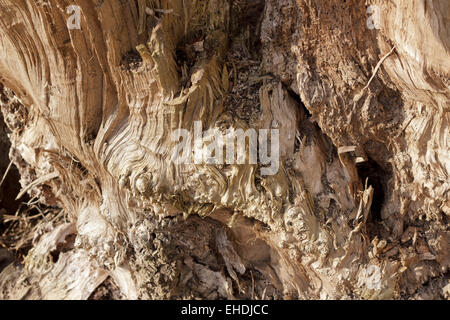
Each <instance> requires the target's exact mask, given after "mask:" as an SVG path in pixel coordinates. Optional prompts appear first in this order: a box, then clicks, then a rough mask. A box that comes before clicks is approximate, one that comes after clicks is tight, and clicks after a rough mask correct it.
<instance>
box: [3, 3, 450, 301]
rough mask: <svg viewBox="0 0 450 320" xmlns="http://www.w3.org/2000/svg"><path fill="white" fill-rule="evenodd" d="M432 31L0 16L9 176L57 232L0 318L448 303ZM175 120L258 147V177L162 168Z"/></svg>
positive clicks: (430, 20) (109, 13) (177, 9)
mask: <svg viewBox="0 0 450 320" xmlns="http://www.w3.org/2000/svg"><path fill="white" fill-rule="evenodd" d="M69 5H77V6H78V7H79V8H80V12H81V16H80V17H81V20H80V22H81V25H80V27H81V28H80V29H69V28H68V26H67V21H68V19H69V18H70V13H68V12H67V10H66V8H67V7H68V6H69ZM369 5H375V6H378V8H379V10H380V19H381V21H380V29H374V30H371V29H369V28H368V27H367V24H366V22H367V19H368V14H367V6H369ZM449 16H450V4H449V2H448V1H445V0H442V1H440V0H437V1H431V0H414V1H402V0H392V1H382V0H371V1H369V0H367V1H355V2H351V3H348V2H343V1H338V0H330V1H323V0H312V1H301V0H266V1H263V0H255V1H246V0H240V1H237V0H236V1H227V0H192V1H186V0H142V1H141V0H139V1H118V0H110V1H93V0H89V1H86V0H75V1H67V0H64V1H61V0H58V1H56V0H47V1H26V0H0V82H1V83H2V85H1V86H0V96H1V99H0V105H1V111H2V114H3V118H4V121H5V123H6V126H7V127H8V134H9V140H10V141H11V150H10V158H11V160H12V161H13V162H14V164H15V165H16V166H17V168H18V170H19V172H20V174H21V181H20V182H21V185H22V188H23V191H24V192H28V193H29V194H30V195H31V196H32V197H36V198H37V199H39V200H40V201H41V202H42V203H45V204H46V205H50V206H59V207H60V208H61V210H63V212H64V214H65V217H66V218H67V219H59V220H57V221H59V222H55V223H52V224H48V225H47V226H46V227H43V228H42V229H40V230H42V232H39V233H37V234H36V235H35V237H34V239H33V248H32V249H31V250H30V251H29V253H28V255H27V257H26V258H25V260H24V262H23V264H11V265H9V266H8V267H6V268H5V269H4V270H3V271H2V272H1V273H0V298H3V299H14V298H21V299H22V298H23V299H39V298H44V299H47V298H49V299H53V298H61V299H87V298H89V297H90V296H91V295H94V296H95V295H96V291H95V290H96V289H97V288H98V287H99V286H100V285H101V284H102V283H105V281H110V282H111V281H112V282H113V283H114V285H115V286H117V288H119V290H120V295H121V296H123V297H124V298H129V299H165V298H177V299H181V298H206V299H218V298H228V299H232V298H252V299H261V298H275V299H283V298H284V299H288V298H302V299H312V298H322V299H361V298H362V299H392V298H395V299H399V298H446V297H447V298H448V268H449V265H450V254H449V249H450V248H449V247H450V234H449V230H448V222H447V221H448V216H449V215H450V201H449V197H450V193H449V189H450V180H449V172H450V154H449V150H450V149H449V145H450V134H449V132H450V131H449V120H450V119H449V114H450V113H449V109H450V104H449V101H450V89H449V83H450V82H449V70H450V56H449V55H450V22H449V20H448V17H449ZM418 21H420V23H419V22H418ZM393 48H395V50H394V49H393ZM386 53H388V54H386ZM195 121H201V122H202V124H203V128H212V127H218V128H220V130H222V131H225V130H226V129H227V128H230V127H232V128H236V129H239V128H241V129H244V130H245V129H248V128H255V129H270V128H272V129H279V132H280V143H279V149H280V168H279V171H278V173H277V174H275V175H272V176H270V175H269V176H263V175H261V174H260V170H259V169H260V166H259V165H254V164H244V165H238V164H231V165H218V164H195V163H192V164H181V165H175V164H174V163H173V162H172V161H171V152H172V149H173V148H174V146H175V144H176V143H175V142H174V141H172V139H171V136H170V134H171V132H173V131H174V130H175V129H177V128H183V129H187V130H189V131H190V132H193V131H194V123H195ZM4 131H5V130H4ZM2 151H3V150H2ZM5 152H6V151H5ZM2 173H3V172H2ZM20 195H22V194H20ZM15 196H16V195H11V197H15ZM17 283H21V285H16V284H17Z"/></svg>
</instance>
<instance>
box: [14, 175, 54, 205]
mask: <svg viewBox="0 0 450 320" xmlns="http://www.w3.org/2000/svg"><path fill="white" fill-rule="evenodd" d="M58 176H59V173H58V172H56V171H55V172H52V173H49V174H46V175H43V176H42V177H40V178H38V179H36V180H34V181H33V182H31V183H30V184H29V185H27V186H26V187H25V188H23V189H22V190H21V191H20V192H19V194H18V195H17V197H16V200H19V199H20V198H22V196H23V195H24V194H25V193H26V192H27V191H28V190H30V189H31V188H33V187H35V186H38V185H40V184H43V183H44V182H47V181H49V180H52V179H55V178H57V177H58Z"/></svg>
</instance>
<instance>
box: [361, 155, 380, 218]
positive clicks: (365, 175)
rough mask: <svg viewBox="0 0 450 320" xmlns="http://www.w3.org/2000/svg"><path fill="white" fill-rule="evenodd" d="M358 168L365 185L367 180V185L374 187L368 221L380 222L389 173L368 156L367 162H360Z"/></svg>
mask: <svg viewBox="0 0 450 320" xmlns="http://www.w3.org/2000/svg"><path fill="white" fill-rule="evenodd" d="M356 168H357V170H358V175H359V177H360V178H361V183H363V185H365V184H366V181H367V185H368V186H369V185H370V186H372V187H373V189H374V192H373V198H372V206H371V208H370V209H371V210H370V212H371V214H370V216H369V219H368V222H369V223H370V222H372V223H375V222H379V221H381V220H382V217H381V210H382V208H383V204H384V201H385V192H386V189H385V186H386V183H387V176H388V174H387V173H386V171H384V170H383V169H382V168H381V167H380V165H379V164H378V163H376V162H375V161H374V160H373V159H371V158H368V159H367V161H365V162H362V163H358V164H357V165H356Z"/></svg>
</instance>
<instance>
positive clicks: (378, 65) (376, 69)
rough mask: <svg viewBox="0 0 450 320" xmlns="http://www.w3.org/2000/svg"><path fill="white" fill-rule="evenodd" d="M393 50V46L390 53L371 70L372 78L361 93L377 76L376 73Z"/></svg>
mask: <svg viewBox="0 0 450 320" xmlns="http://www.w3.org/2000/svg"><path fill="white" fill-rule="evenodd" d="M394 50H395V46H393V47H392V49H391V51H389V52H388V53H387V54H385V55H384V56H383V58H381V60H380V61H378V63H377V65H376V67H375V69H374V70H373V73H372V76H371V77H370V79H369V82H367V84H366V86H365V87H364V88H363V89H362V90H361V92H363V91H364V90H366V89H367V88H368V87H369V85H370V83H371V82H372V80H373V79H374V78H375V75H376V74H377V72H378V70H379V69H380V67H381V65H382V64H383V62H384V60H386V59H387V58H388V57H389V56H390V55H391V54H392V52H394Z"/></svg>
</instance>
